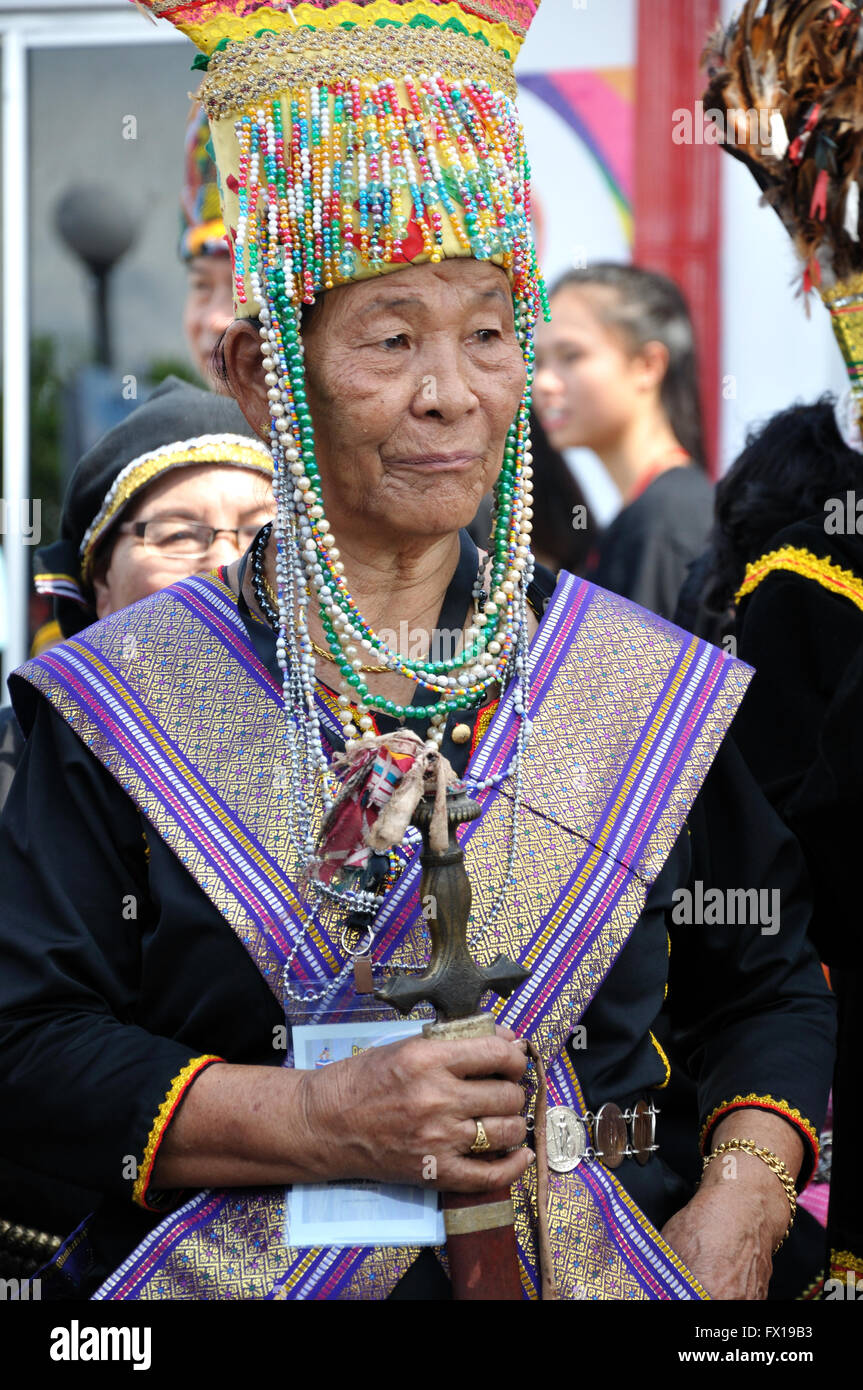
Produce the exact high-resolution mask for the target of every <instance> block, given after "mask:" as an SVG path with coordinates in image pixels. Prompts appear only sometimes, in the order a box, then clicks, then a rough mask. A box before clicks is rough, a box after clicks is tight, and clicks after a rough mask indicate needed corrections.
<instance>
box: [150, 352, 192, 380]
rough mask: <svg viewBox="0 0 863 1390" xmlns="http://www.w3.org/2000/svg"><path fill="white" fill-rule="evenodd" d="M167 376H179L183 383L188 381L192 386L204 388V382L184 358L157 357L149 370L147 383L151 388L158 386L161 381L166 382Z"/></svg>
mask: <svg viewBox="0 0 863 1390" xmlns="http://www.w3.org/2000/svg"><path fill="white" fill-rule="evenodd" d="M166 376H178V377H179V378H180V380H181V381H188V382H189V383H190V384H191V385H192V386H202V385H203V382H202V381H201V378H200V377H199V376H198V373H197V372H196V371H195V369H194V367H191V366H190V365H189V363H188V362H186V361H185V360H184V359H183V358H182V357H156V358H154V360H153V361H152V362H151V363H150V366H149V367H148V369H147V383H148V385H150V386H158V385H159V382H160V381H164V380H165V377H166Z"/></svg>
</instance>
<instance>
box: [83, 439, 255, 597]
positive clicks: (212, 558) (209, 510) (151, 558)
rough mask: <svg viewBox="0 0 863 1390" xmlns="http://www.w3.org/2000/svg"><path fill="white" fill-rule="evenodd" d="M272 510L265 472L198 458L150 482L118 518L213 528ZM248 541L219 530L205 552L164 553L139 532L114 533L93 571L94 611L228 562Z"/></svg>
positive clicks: (235, 525)
mask: <svg viewBox="0 0 863 1390" xmlns="http://www.w3.org/2000/svg"><path fill="white" fill-rule="evenodd" d="M274 511H275V504H274V502H273V490H272V487H271V485H270V481H269V479H268V478H267V477H266V475H265V474H263V473H258V472H256V471H255V470H253V469H251V468H235V467H233V466H232V465H227V466H225V465H224V464H218V463H213V464H208V463H200V464H191V465H189V466H188V467H185V468H178V469H177V470H176V471H174V472H169V473H166V474H165V475H164V476H163V477H161V478H157V479H156V480H155V481H154V482H152V483H150V484H149V486H148V487H147V488H145V489H144V491H143V492H142V493H141V494H140V496H139V497H138V498H137V499H136V501H135V502H134V503H131V504H130V505H129V508H128V511H126V512H124V513H123V516H122V520H123V521H129V522H134V521H173V522H176V523H177V524H178V527H181V526H182V524H183V522H187V523H188V522H197V523H199V524H201V525H203V526H210V527H212V528H213V529H214V530H216V529H219V528H221V527H225V528H229V529H230V530H236V531H239V530H240V528H243V529H245V528H254V529H255V530H257V529H259V528H260V527H261V526H263V525H264V524H265V522H267V521H269V520H271V518H272V516H273V513H274ZM108 543H109V544H110V542H108ZM247 544H248V539H246V540H243V541H242V543H238V540H235V539H234V537H232V536H227V535H218V536H216V537H215V539H214V540H213V544H212V546H211V547H210V549H209V550H208V551H207V553H206V555H201V556H198V557H196V558H189V557H188V556H171V555H166V554H164V553H162V552H161V551H159V550H158V549H156V548H155V547H153V546H151V545H149V544H148V542H147V541H146V540H145V539H144V537H142V536H135V535H133V534H131V533H124V534H120V535H117V536H116V537H115V539H114V541H113V544H112V545H111V554H110V559H109V561H108V564H107V566H105V565H104V564H102V565H97V566H96V570H95V572H94V577H93V588H94V591H95V595H96V611H97V613H98V615H99V617H100V618H104V617H106V616H107V614H108V613H116V612H117V610H118V609H120V608H125V607H127V605H128V604H130V603H135V602H137V600H138V599H139V598H144V597H145V596H146V595H147V594H153V593H155V592H156V591H157V590H158V589H166V588H167V587H168V585H169V584H176V582H177V580H178V579H187V578H188V577H189V575H192V574H206V573H207V571H208V570H212V569H216V568H217V567H218V566H219V565H226V564H231V563H232V562H233V561H234V560H236V559H237V557H238V556H239V555H240V554H242V552H243V551H244V550H245V549H246V546H247Z"/></svg>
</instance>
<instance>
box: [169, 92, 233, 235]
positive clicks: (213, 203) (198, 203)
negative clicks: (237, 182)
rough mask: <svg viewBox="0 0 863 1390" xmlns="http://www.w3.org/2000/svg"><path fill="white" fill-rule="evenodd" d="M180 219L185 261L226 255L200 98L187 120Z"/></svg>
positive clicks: (215, 177) (213, 162) (210, 144)
mask: <svg viewBox="0 0 863 1390" xmlns="http://www.w3.org/2000/svg"><path fill="white" fill-rule="evenodd" d="M180 219H181V232H180V256H181V258H182V259H183V260H184V261H190V260H192V258H193V257H194V256H227V254H228V243H227V239H226V233H225V224H224V222H223V221H222V204H221V199H220V197H219V182H218V174H217V171H216V156H215V154H214V152H213V142H212V140H211V138H210V123H209V121H208V120H207V113H206V111H205V110H204V108H203V106H201V104H200V102H198V101H195V103H194V105H193V106H192V109H191V111H190V112H189V118H188V121H187V122H186V139H185V141H184V144H183V191H182V194H181V197H180Z"/></svg>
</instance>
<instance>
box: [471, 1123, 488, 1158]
mask: <svg viewBox="0 0 863 1390" xmlns="http://www.w3.org/2000/svg"><path fill="white" fill-rule="evenodd" d="M474 1124H475V1125H476V1138H475V1139H474V1141H473V1143H472V1144H471V1146H470V1152H471V1153H472V1154H484V1153H488V1151H489V1149H490V1148H491V1144H490V1143H489V1138H488V1135H487V1134H486V1132H485V1125H484V1124H483V1122H482V1120H474Z"/></svg>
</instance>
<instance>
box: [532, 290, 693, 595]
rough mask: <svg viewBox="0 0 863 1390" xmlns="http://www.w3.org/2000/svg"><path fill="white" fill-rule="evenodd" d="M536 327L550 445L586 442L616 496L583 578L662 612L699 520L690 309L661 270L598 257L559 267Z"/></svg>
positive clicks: (538, 400)
mask: <svg viewBox="0 0 863 1390" xmlns="http://www.w3.org/2000/svg"><path fill="white" fill-rule="evenodd" d="M550 300H551V323H550V324H545V323H540V324H539V325H538V327H537V351H536V365H537V372H536V383H535V389H534V404H535V408H536V411H537V414H538V415H539V418H540V420H541V422H542V425H543V427H544V429H545V431H546V433H547V435H548V438H549V441H550V443H551V445H552V447H553V448H555V449H558V450H561V449H569V448H589V449H592V450H593V451H594V453H596V454H597V455H598V457H599V458H600V460H601V461H602V463H603V465H604V467H605V469H606V471H607V472H608V474H609V476H610V478H611V480H612V481H613V482H614V484H615V485H616V487H617V488H618V490H619V492H620V494H621V497H622V500H623V507H622V510H621V512H620V513H619V514H618V516H617V517H616V518H615V519H614V521H613V522H612V523H611V525H610V526H609V527H608V529H607V530H606V531H605V532H604V534H603V535H602V536H601V538H600V540H599V544H598V547H597V553H596V556H595V562H594V564H593V565H592V566H591V567H589V569H588V576H587V577H588V578H589V579H591V580H593V582H595V583H597V584H600V585H602V587H603V588H607V589H611V590H613V591H614V592H615V593H619V594H623V595H624V596H625V597H626V598H631V599H633V600H635V601H636V602H637V603H640V604H642V605H643V606H644V607H645V608H649V609H651V610H652V611H653V612H656V613H661V614H662V615H663V616H665V617H673V615H674V610H675V607H676V604H677V596H678V593H679V592H680V588H681V585H682V583H683V580H684V577H685V575H686V570H687V568H688V566H689V564H690V562H691V561H692V560H694V559H695V558H696V556H698V555H699V554H700V553H701V551H702V550H703V549H704V547H705V545H706V542H707V537H708V534H709V531H710V524H711V519H712V509H713V490H712V487H711V485H710V483H709V481H708V479H707V476H706V473H705V448H704V438H703V431H702V421H701V408H700V404H699V394H698V370H697V360H696V353H695V341H694V333H693V327H692V320H691V318H690V315H689V311H688V309H687V306H686V302H685V300H684V297H683V295H682V294H681V292H680V290H679V289H678V287H677V286H676V285H675V284H674V282H673V281H671V280H669V279H667V277H665V276H664V275H658V274H655V273H654V272H652V271H647V270H641V269H639V268H638V267H637V266H629V265H617V264H613V263H601V264H597V265H594V266H592V267H590V268H589V269H587V270H573V271H569V272H568V273H567V274H565V275H564V276H563V277H562V278H561V279H560V280H558V281H557V283H556V284H555V285H554V286H553V288H552V291H551V296H550Z"/></svg>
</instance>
